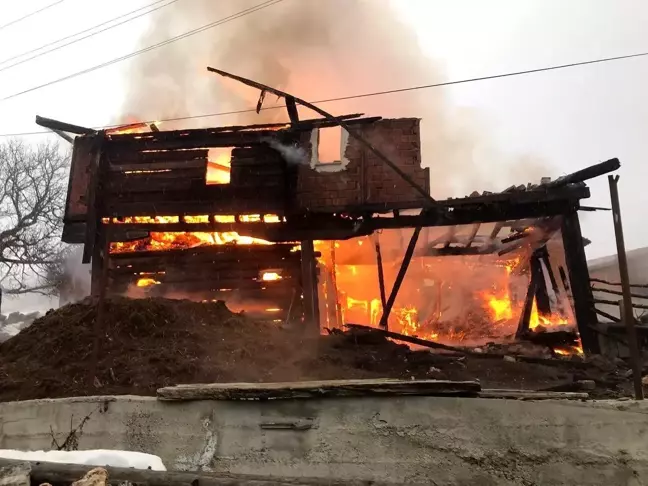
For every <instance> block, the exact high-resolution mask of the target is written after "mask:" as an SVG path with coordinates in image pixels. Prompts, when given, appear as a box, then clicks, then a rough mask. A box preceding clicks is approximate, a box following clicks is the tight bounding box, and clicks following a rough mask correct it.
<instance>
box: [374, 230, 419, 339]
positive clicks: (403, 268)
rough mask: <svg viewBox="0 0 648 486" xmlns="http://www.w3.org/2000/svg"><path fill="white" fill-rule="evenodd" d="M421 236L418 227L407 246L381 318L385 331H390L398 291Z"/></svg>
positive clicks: (381, 324)
mask: <svg viewBox="0 0 648 486" xmlns="http://www.w3.org/2000/svg"><path fill="white" fill-rule="evenodd" d="M420 234H421V226H417V227H416V228H414V232H413V233H412V237H411V238H410V241H409V244H408V245H407V250H405V256H404V257H403V262H402V263H401V266H400V268H399V270H398V274H397V275H396V280H395V281H394V286H393V287H392V290H391V293H390V294H389V299H387V305H386V306H385V307H384V309H383V313H382V316H381V317H380V327H382V328H383V329H385V330H389V314H390V313H391V310H392V308H393V307H394V303H395V302H396V297H398V291H399V290H400V287H401V284H402V283H403V280H404V279H405V274H407V269H408V268H409V264H410V262H411V261H412V257H413V256H414V250H415V249H416V243H417V242H418V238H419V235H420Z"/></svg>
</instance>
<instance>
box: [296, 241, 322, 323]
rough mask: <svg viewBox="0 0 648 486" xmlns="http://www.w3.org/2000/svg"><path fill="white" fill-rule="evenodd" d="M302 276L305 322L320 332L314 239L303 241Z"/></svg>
mask: <svg viewBox="0 0 648 486" xmlns="http://www.w3.org/2000/svg"><path fill="white" fill-rule="evenodd" d="M301 277H302V291H303V295H304V300H303V302H304V322H305V323H306V326H307V327H309V328H313V329H315V330H317V332H319V329H320V322H319V321H320V319H319V296H318V295H317V261H316V260H315V247H314V246H313V241H312V240H306V241H302V242H301Z"/></svg>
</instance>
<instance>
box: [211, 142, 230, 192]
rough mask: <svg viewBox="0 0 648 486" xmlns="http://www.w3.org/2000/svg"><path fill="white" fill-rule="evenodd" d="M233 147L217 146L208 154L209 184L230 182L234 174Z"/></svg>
mask: <svg viewBox="0 0 648 486" xmlns="http://www.w3.org/2000/svg"><path fill="white" fill-rule="evenodd" d="M232 148H233V147H215V148H211V149H209V153H208V156H207V185H216V184H229V183H230V181H231V174H232Z"/></svg>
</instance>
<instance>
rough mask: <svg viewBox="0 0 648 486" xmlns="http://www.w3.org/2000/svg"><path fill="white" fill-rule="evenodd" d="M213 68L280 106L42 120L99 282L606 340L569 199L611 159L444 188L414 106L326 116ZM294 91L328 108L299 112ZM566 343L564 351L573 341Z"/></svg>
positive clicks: (343, 319) (390, 322)
mask: <svg viewBox="0 0 648 486" xmlns="http://www.w3.org/2000/svg"><path fill="white" fill-rule="evenodd" d="M213 71H215V72H217V73H218V74H221V75H224V76H228V77H232V78H234V79H237V80H239V81H241V82H244V83H245V84H248V85H250V86H253V87H256V88H258V89H260V90H261V92H262V95H261V98H260V100H259V108H260V106H261V104H262V102H263V97H264V95H265V93H266V92H270V93H273V94H277V95H279V96H281V97H283V98H284V99H285V100H286V105H287V108H288V114H289V116H290V122H287V123H280V124H265V125H252V126H230V127H218V128H209V129H191V130H169V131H160V129H159V128H158V127H156V126H151V127H149V126H148V125H144V124H139V125H133V126H127V127H120V128H117V129H112V130H101V131H95V130H89V129H85V128H83V127H76V126H71V125H67V124H63V123H60V122H56V121H53V120H47V119H40V120H39V123H41V124H42V125H44V126H47V127H48V128H52V129H56V130H60V131H69V132H73V133H77V134H78V136H77V137H76V139H75V140H74V151H73V158H72V169H71V174H70V182H69V190H68V198H67V206H66V214H65V220H64V225H65V229H64V234H63V240H64V241H65V242H67V243H75V244H83V245H84V255H83V260H84V262H86V263H87V262H91V263H92V294H93V295H96V296H100V297H103V296H104V295H116V294H122V295H129V296H132V297H144V296H149V295H157V296H165V297H169V298H189V299H192V300H200V301H206V300H207V301H211V300H215V299H219V300H224V301H225V302H226V303H227V304H228V306H230V307H232V308H233V309H237V310H246V311H247V312H248V313H250V314H253V315H255V316H257V317H261V318H265V319H267V320H271V321H282V322H284V321H288V320H304V321H305V322H306V323H307V324H308V325H313V326H318V327H319V328H320V329H323V328H339V327H342V326H344V325H345V324H349V323H358V324H365V325H370V326H373V327H381V328H383V329H389V330H392V331H395V332H398V333H400V334H403V335H406V336H418V337H423V338H428V339H432V340H435V341H439V342H446V343H450V344H457V343H465V344H479V343H483V342H486V341H493V340H506V339H511V338H513V337H515V336H517V337H518V338H519V337H523V336H529V335H530V334H540V333H538V332H537V331H540V330H545V331H562V332H563V334H569V333H571V334H573V335H576V334H575V333H574V331H575V330H576V329H577V330H578V336H580V341H581V342H582V346H583V348H585V350H586V351H588V352H597V351H598V346H599V345H598V341H597V337H596V335H595V334H594V331H593V329H592V326H593V324H594V323H595V322H596V314H595V310H594V305H593V298H592V292H591V289H590V287H589V285H588V284H587V282H589V276H588V270H587V263H586V259H585V252H584V246H583V238H582V235H581V232H580V225H579V220H578V214H577V211H578V210H579V209H581V205H580V201H581V200H582V199H585V198H587V197H589V190H588V188H587V187H586V186H585V184H584V181H585V180H586V179H588V178H591V177H595V176H597V175H601V174H603V173H606V172H609V171H611V170H615V169H616V168H618V167H619V162H618V160H616V159H613V160H610V161H607V162H604V163H601V164H598V165H596V166H592V167H590V168H588V169H584V170H583V171H579V172H577V173H574V174H570V175H568V176H564V177H561V178H559V179H556V180H553V181H552V180H549V179H546V180H543V181H538V184H526V185H523V186H517V187H511V188H509V189H507V190H505V191H503V192H501V193H483V194H477V193H475V194H472V195H471V196H469V197H466V198H460V199H448V200H442V201H437V200H435V199H433V198H432V197H431V195H430V194H429V177H430V176H429V172H428V170H427V169H424V168H422V167H421V152H420V135H419V120H418V119H413V118H403V119H382V118H379V117H372V118H367V117H363V116H362V115H359V114H355V115H348V116H342V117H333V116H331V115H329V114H328V113H326V112H323V111H322V110H320V109H318V108H317V107H314V106H313V105H310V104H309V103H307V102H304V101H303V100H299V99H296V98H294V97H292V96H291V95H288V94H287V93H283V92H280V91H277V90H274V89H272V88H269V87H267V86H264V85H259V84H258V83H255V82H253V81H249V80H246V79H244V78H239V77H236V76H233V75H229V74H227V73H224V72H222V71H217V70H213ZM297 104H301V105H304V106H307V107H309V108H311V109H314V111H316V112H317V113H319V114H320V115H323V118H318V119H311V120H300V119H299V116H298V114H297V109H296V105H297ZM331 136H333V137H334V139H335V140H336V142H335V143H336V150H335V154H333V156H331V155H330V152H331V151H330V145H329V146H327V147H325V146H324V145H325V144H324V140H328V139H329V137H331ZM335 137H337V138H335ZM337 144H339V145H337ZM325 149H326V150H327V152H328V155H327V156H324V155H323V154H324V151H325ZM583 282H585V283H586V284H583ZM534 331H536V332H535V333H534ZM544 334H547V333H544ZM564 344H566V345H565V346H564V347H563V348H564V349H561V348H560V347H559V346H557V347H556V351H560V352H577V351H578V348H579V345H578V342H577V341H569V340H567V341H565V343H564Z"/></svg>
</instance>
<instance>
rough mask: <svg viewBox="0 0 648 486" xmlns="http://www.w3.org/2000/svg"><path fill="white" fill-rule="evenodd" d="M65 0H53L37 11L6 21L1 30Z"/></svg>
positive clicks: (0, 27)
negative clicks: (53, 0)
mask: <svg viewBox="0 0 648 486" xmlns="http://www.w3.org/2000/svg"><path fill="white" fill-rule="evenodd" d="M64 1H65V0H58V1H57V2H53V3H50V4H49V5H45V6H44V7H43V8H40V9H38V10H35V11H33V12H31V13H28V14H27V15H23V16H22V17H20V18H18V19H14V20H12V21H11V22H8V23H6V24H3V25H0V30H2V29H5V28H7V27H9V26H10V25H14V24H17V23H18V22H22V21H23V20H26V19H28V18H29V17H33V16H34V15H37V14H39V13H41V12H44V11H45V10H47V9H48V8H52V7H54V6H55V5H58V4H59V3H63V2H64Z"/></svg>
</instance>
